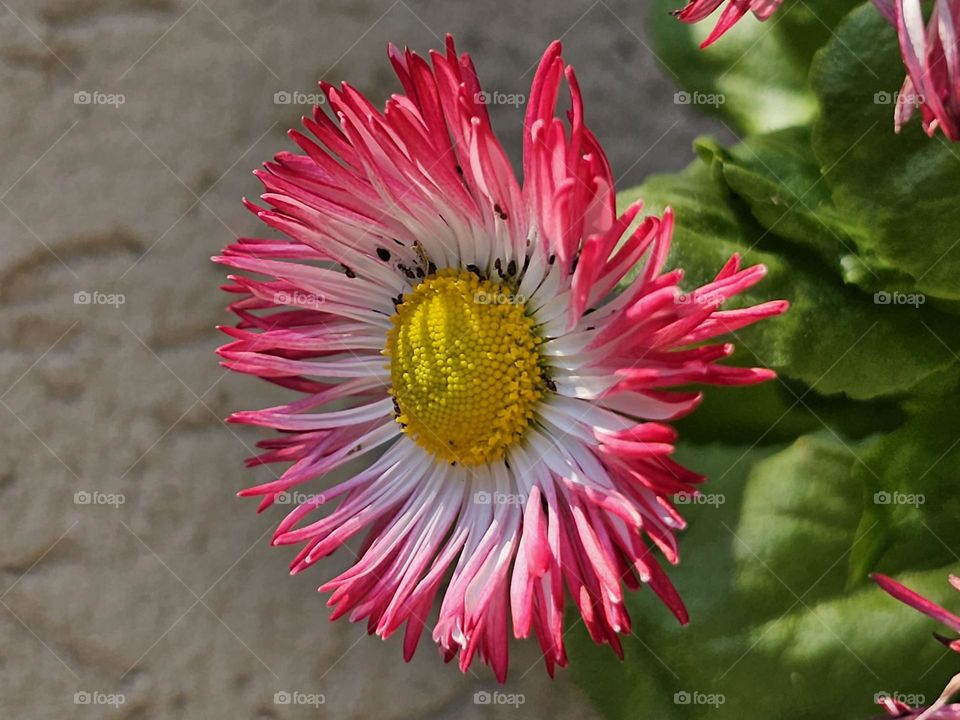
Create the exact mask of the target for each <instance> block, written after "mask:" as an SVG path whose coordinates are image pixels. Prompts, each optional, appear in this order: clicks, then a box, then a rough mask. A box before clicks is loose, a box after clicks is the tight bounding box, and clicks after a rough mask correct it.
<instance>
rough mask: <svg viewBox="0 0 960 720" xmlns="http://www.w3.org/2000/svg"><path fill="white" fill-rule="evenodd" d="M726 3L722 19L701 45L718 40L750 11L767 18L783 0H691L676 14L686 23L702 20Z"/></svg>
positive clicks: (761, 17)
mask: <svg viewBox="0 0 960 720" xmlns="http://www.w3.org/2000/svg"><path fill="white" fill-rule="evenodd" d="M724 3H726V7H725V8H724V10H723V13H722V14H721V15H720V19H719V20H717V24H716V25H715V26H714V28H713V30H712V31H711V33H710V35H709V36H707V39H706V40H704V41H703V43H702V44H701V45H700V47H701V48H706V47H707V46H709V45H712V44H713V43H714V42H716V41H717V40H718V39H719V38H720V37H721V36H722V35H723V34H724V33H725V32H727V30H729V29H730V28H732V27H733V26H734V25H736V24H737V22H739V21H740V18H742V17H743V16H744V15H746V14H747V12H748V11H752V12H753V14H754V15H755V16H756V17H757V19H759V20H766V19H767V18H768V17H770V16H771V15H773V13H774V12H776V10H777V8H778V7H780V5H781V3H783V0H690V2H688V3H687V4H686V5H684V6H683V8H682V9H681V10H677V11H676V16H677V17H678V18H679V19H680V20H681V21H682V22H685V23H695V22H700V21H701V20H703V19H704V18H706V17H708V16H709V15H710V14H712V13H713V11H714V10H716V9H717V8H718V7H720V6H721V5H723V4H724Z"/></svg>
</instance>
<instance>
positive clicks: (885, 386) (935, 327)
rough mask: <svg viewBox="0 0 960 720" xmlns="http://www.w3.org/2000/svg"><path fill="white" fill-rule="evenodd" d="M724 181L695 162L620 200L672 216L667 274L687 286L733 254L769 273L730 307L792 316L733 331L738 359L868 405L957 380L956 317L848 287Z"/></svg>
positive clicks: (712, 168) (713, 168)
mask: <svg viewBox="0 0 960 720" xmlns="http://www.w3.org/2000/svg"><path fill="white" fill-rule="evenodd" d="M721 173H722V168H721V167H720V166H719V165H718V164H717V163H713V164H712V165H707V164H706V163H704V162H702V161H698V162H695V163H694V164H693V165H691V166H690V167H689V168H688V169H687V170H685V171H684V172H682V173H679V174H676V175H669V176H667V175H662V176H653V177H651V178H650V179H649V180H648V181H647V182H646V183H644V184H643V185H642V186H641V187H639V188H635V189H633V190H628V191H626V192H625V193H623V195H622V196H621V198H620V201H621V204H625V203H626V202H628V201H630V200H632V199H634V198H636V197H642V198H644V200H645V201H646V203H647V211H649V212H661V211H662V210H663V209H664V207H666V206H668V205H669V206H672V207H673V208H674V210H675V212H676V229H675V233H674V243H673V247H672V250H671V254H670V257H669V259H668V266H669V267H681V268H683V269H684V271H685V273H686V275H685V282H686V283H687V285H688V286H689V287H694V286H697V285H701V284H704V283H706V282H709V281H710V280H712V278H713V277H714V276H715V274H716V272H717V271H718V270H719V269H720V268H721V267H722V265H723V264H724V263H725V262H726V260H727V259H728V258H729V257H730V256H731V255H732V254H733V253H740V254H741V255H742V257H743V261H744V264H745V265H746V264H754V263H762V264H764V265H766V267H767V269H768V275H767V277H766V278H765V279H764V280H763V281H762V282H761V283H760V284H758V285H757V286H755V287H754V288H752V289H751V290H749V291H748V292H746V293H745V294H744V295H743V296H741V297H740V298H738V299H737V300H736V301H735V302H734V303H733V305H734V306H735V305H737V304H740V305H742V304H755V303H760V302H764V301H767V300H773V299H778V298H785V299H787V300H789V301H790V303H791V309H790V311H789V312H788V313H787V314H786V315H784V316H781V317H777V318H773V319H770V320H766V321H764V322H762V323H759V324H757V325H754V326H752V327H749V328H745V329H743V330H740V331H738V332H737V333H735V334H734V335H733V337H732V338H731V339H732V340H733V342H735V343H736V344H737V345H738V347H739V348H740V351H745V352H746V353H748V354H749V356H753V357H755V358H756V359H757V360H759V362H760V363H762V364H763V365H765V366H767V367H771V368H773V369H775V370H776V371H777V372H778V373H780V374H781V375H782V376H783V377H784V378H787V379H792V380H798V381H800V382H801V383H803V384H804V385H806V386H807V387H808V388H810V389H812V390H813V391H815V392H817V393H820V394H822V395H833V394H838V393H844V394H846V395H847V396H849V397H850V398H854V399H871V398H880V397H883V396H890V395H903V394H906V393H907V392H908V391H910V390H911V389H913V388H915V387H918V386H921V385H923V384H926V383H930V382H932V381H931V378H936V379H937V384H936V387H937V388H940V387H950V386H951V384H952V383H955V382H956V377H957V374H958V365H960V363H958V360H957V354H956V353H957V351H958V349H960V327H958V325H957V323H956V320H955V318H952V317H950V316H947V315H944V314H942V313H940V312H938V311H936V310H934V309H933V308H932V307H930V306H928V305H918V304H906V303H902V302H901V300H909V299H910V298H908V297H901V296H896V297H895V296H892V295H890V296H875V295H872V294H868V293H864V292H861V291H860V290H858V289H856V288H854V287H851V286H848V285H845V284H844V283H843V281H842V279H841V278H840V277H839V276H838V275H836V274H834V273H833V272H830V271H829V269H827V268H825V267H824V265H823V264H822V263H821V262H819V261H817V260H816V259H814V258H812V257H810V256H809V254H807V253H801V252H797V251H796V248H795V247H794V246H793V245H792V244H790V243H788V242H786V241H784V240H782V239H781V238H779V237H778V236H776V235H772V234H771V233H769V232H767V231H766V230H764V228H763V227H762V226H761V225H759V224H758V223H757V222H756V220H755V219H754V218H753V217H752V215H751V214H750V210H749V207H748V206H747V205H746V204H745V203H743V202H742V201H740V200H739V199H738V198H736V197H735V196H733V195H732V194H731V193H730V192H729V190H728V188H727V186H726V185H725V183H724V182H723V180H722V178H721V177H718V176H719V175H720V174H721ZM761 241H763V247H764V249H761V248H760V247H759V243H760V242H761ZM885 301H886V302H885ZM917 302H919V301H917ZM748 359H749V357H748Z"/></svg>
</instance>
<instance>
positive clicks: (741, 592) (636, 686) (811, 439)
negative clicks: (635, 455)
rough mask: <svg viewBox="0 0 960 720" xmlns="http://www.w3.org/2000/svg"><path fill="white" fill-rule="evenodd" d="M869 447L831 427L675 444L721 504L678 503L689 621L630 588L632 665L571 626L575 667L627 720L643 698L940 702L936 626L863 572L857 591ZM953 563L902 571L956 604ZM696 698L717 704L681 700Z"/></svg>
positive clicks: (736, 702)
mask: <svg viewBox="0 0 960 720" xmlns="http://www.w3.org/2000/svg"><path fill="white" fill-rule="evenodd" d="M868 445H869V443H868ZM865 449H866V447H865V446H864V445H863V444H856V445H854V444H851V443H847V442H845V441H841V440H840V439H838V438H835V437H834V436H832V435H830V436H806V437H803V438H801V439H799V440H797V441H796V442H795V443H793V444H792V445H790V446H788V447H786V448H784V449H782V450H780V451H779V452H776V453H775V454H771V452H772V451H773V450H774V449H773V448H765V449H760V450H758V449H755V448H747V447H738V446H722V445H712V446H700V447H691V446H684V447H682V448H681V450H680V453H679V455H680V459H681V460H682V461H683V462H685V463H686V464H688V465H690V466H691V467H693V468H694V469H696V470H698V471H705V472H707V473H708V474H709V475H710V476H711V478H713V479H712V480H711V482H709V483H708V484H707V485H706V486H705V488H704V492H705V493H708V495H707V497H710V498H713V504H703V505H696V506H689V512H686V511H685V513H684V514H685V515H686V516H687V517H688V519H689V521H690V527H689V530H688V531H687V532H686V533H685V535H684V537H683V538H682V542H681V554H682V560H681V563H680V565H679V566H678V567H676V568H673V569H671V571H670V572H671V577H672V578H673V579H674V581H675V583H676V585H677V588H678V590H679V591H680V593H681V595H682V596H683V597H684V599H685V601H686V603H687V605H688V608H689V610H690V615H691V623H690V625H689V626H688V627H686V628H681V627H678V626H677V625H676V623H675V622H674V621H672V618H671V617H669V614H668V613H666V612H665V611H664V610H663V608H662V607H658V605H657V602H656V599H655V598H653V597H652V595H651V593H647V592H641V593H638V594H637V595H635V596H632V597H633V601H632V602H631V610H632V611H633V612H632V614H633V617H634V629H633V631H634V634H635V635H634V638H628V641H627V642H626V643H625V653H626V657H627V661H626V662H625V663H618V662H617V661H616V660H615V659H614V658H613V656H612V654H611V653H610V652H609V650H608V649H607V648H598V647H596V646H594V645H593V644H592V643H591V642H590V640H589V638H588V637H587V636H586V633H584V632H581V631H572V632H571V633H570V636H571V637H573V638H574V647H573V648H572V652H571V666H572V668H573V672H574V677H575V679H576V680H577V681H578V682H579V683H580V684H581V685H582V687H583V688H584V690H585V691H586V692H587V694H588V695H589V696H590V697H591V699H592V700H593V702H594V703H595V704H596V705H597V707H598V708H599V709H600V710H601V712H602V713H603V714H604V715H605V716H606V717H608V718H624V719H626V718H631V719H632V718H635V717H637V716H638V709H642V712H641V714H642V716H643V717H653V718H658V719H663V720H674V719H677V720H679V719H681V718H682V719H684V720H686V719H689V718H712V719H713V720H740V718H746V717H749V718H779V719H780V720H801V719H803V720H805V719H806V718H811V717H824V718H866V717H870V716H872V715H876V713H877V709H876V707H875V706H874V704H873V698H874V695H875V694H876V693H878V692H881V691H887V692H903V693H914V694H921V695H925V696H926V697H927V698H928V699H932V698H934V697H936V695H937V694H938V693H939V691H940V690H941V689H942V687H943V685H944V684H945V683H946V681H947V679H948V678H949V677H950V675H952V673H953V671H952V670H951V669H950V668H949V667H947V664H946V663H944V664H943V665H942V666H939V667H938V666H937V661H938V659H940V658H941V657H942V655H943V648H942V646H940V645H939V644H938V643H937V642H936V641H935V640H933V639H932V638H931V637H930V631H931V630H934V629H936V623H934V622H933V621H931V620H930V619H929V618H926V617H925V616H923V615H921V614H920V613H918V612H916V611H914V610H912V609H910V608H907V607H906V606H904V605H901V604H900V603H898V602H896V601H895V600H893V599H892V598H890V597H888V596H887V595H886V594H884V593H883V592H882V591H881V590H879V588H876V587H875V586H874V585H873V584H872V583H870V582H869V581H868V580H867V578H866V576H861V577H858V578H857V582H856V583H855V585H854V586H852V587H850V586H848V582H847V577H848V574H849V569H848V564H849V560H850V555H851V553H850V550H851V548H852V547H855V545H854V543H856V542H857V538H858V536H857V533H858V527H859V526H860V518H861V515H862V513H863V511H864V503H865V495H864V488H863V485H862V482H861V481H860V478H859V477H858V476H857V474H856V473H855V472H854V468H855V466H856V465H857V464H858V460H857V455H860V454H862V453H863V452H864V451H865ZM718 493H722V494H723V495H722V497H723V498H724V502H722V503H720V502H719V500H718V499H717V498H718V495H717V494H718ZM681 507H682V506H681ZM950 569H951V568H950V567H938V568H936V569H932V570H928V571H925V572H922V573H909V574H906V575H903V576H901V577H899V579H900V580H901V581H903V582H907V583H909V584H910V586H911V587H914V588H916V589H917V590H918V591H920V592H923V593H924V594H926V595H927V596H928V597H930V598H931V599H933V600H935V601H938V602H943V603H945V604H947V606H948V607H951V606H952V607H957V606H958V605H960V596H958V595H957V594H956V593H955V592H954V591H953V590H952V589H951V588H950V587H949V585H948V584H947V582H946V579H947V573H948V572H949V570H950ZM678 693H688V695H687V696H684V695H678ZM694 693H700V694H701V696H700V699H705V698H704V697H703V696H710V695H714V696H715V697H714V700H715V701H716V704H715V705H709V704H697V703H689V704H683V703H682V701H683V700H684V699H685V698H689V697H691V696H692V695H693V694H694ZM721 699H722V703H721V702H720V700H721ZM677 701H681V702H677Z"/></svg>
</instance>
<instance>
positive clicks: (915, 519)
mask: <svg viewBox="0 0 960 720" xmlns="http://www.w3.org/2000/svg"><path fill="white" fill-rule="evenodd" d="M908 412H909V413H910V418H909V420H908V421H907V422H906V423H905V424H904V425H903V426H902V427H901V428H899V429H898V430H896V431H894V432H892V433H890V434H888V435H885V436H884V437H882V438H880V439H878V440H877V441H876V442H875V443H874V444H873V446H872V447H871V448H870V449H869V450H868V451H867V452H865V453H864V454H863V455H862V457H861V462H859V463H858V464H857V467H856V473H857V475H858V476H859V477H860V479H861V480H862V482H863V484H864V486H865V487H866V488H867V504H866V508H867V511H866V512H865V513H864V525H865V526H868V525H870V524H872V523H876V526H877V528H878V529H879V531H878V532H874V533H872V534H871V535H870V538H869V540H870V541H869V542H864V543H862V544H861V545H860V546H859V547H858V548H857V553H856V555H855V557H856V559H857V562H856V563H855V566H856V567H858V568H864V567H873V566H874V565H876V564H877V563H879V564H880V567H881V568H882V569H883V570H884V571H886V572H898V571H902V570H905V569H908V568H912V569H921V568H929V567H936V566H938V565H941V564H943V563H946V562H949V561H950V560H952V559H955V558H956V555H955V554H954V553H955V551H957V550H960V523H958V522H957V518H958V517H960V493H958V492H957V490H958V487H960V479H958V477H957V468H958V467H960V397H957V396H955V395H954V396H948V397H946V398H941V399H940V400H938V401H927V402H916V401H914V402H912V403H909V404H908ZM918 548H924V550H923V551H922V552H918Z"/></svg>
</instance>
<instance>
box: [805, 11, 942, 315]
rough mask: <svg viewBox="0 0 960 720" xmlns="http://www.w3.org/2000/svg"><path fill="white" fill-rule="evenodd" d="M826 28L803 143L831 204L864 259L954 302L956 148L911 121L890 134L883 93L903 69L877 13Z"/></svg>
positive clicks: (892, 89)
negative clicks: (832, 34)
mask: <svg viewBox="0 0 960 720" xmlns="http://www.w3.org/2000/svg"><path fill="white" fill-rule="evenodd" d="M836 33H837V37H836V38H834V39H832V40H831V41H830V42H828V43H827V44H826V45H825V46H824V48H823V49H822V50H821V51H820V52H819V53H818V55H817V56H816V58H815V61H814V63H813V66H812V68H811V82H812V86H813V88H814V90H815V91H816V93H817V96H818V98H819V100H820V104H821V106H822V112H821V115H820V119H819V121H818V122H817V124H816V126H815V129H814V136H813V148H814V151H815V153H816V157H817V160H818V161H819V164H820V166H821V168H822V171H823V174H824V176H825V182H826V183H827V184H828V185H829V187H830V189H831V191H832V194H833V199H834V202H835V203H836V205H837V207H838V208H839V209H840V211H841V212H842V213H844V214H845V215H846V216H847V217H848V218H849V222H850V224H851V226H852V227H856V228H857V229H856V231H854V232H853V233H852V234H853V237H854V240H855V241H856V242H857V244H858V245H859V246H860V248H861V254H862V255H863V256H864V257H866V258H868V261H869V258H871V257H872V258H873V262H874V264H875V265H876V266H878V267H888V268H897V269H899V270H900V271H901V272H903V273H905V274H907V275H909V277H910V278H912V286H914V287H916V288H917V289H919V290H920V291H921V292H923V293H926V294H929V295H932V296H936V297H939V298H945V299H950V300H958V299H960V202H958V195H960V146H956V145H953V144H951V143H949V142H947V141H945V140H944V139H943V138H942V136H939V135H938V136H936V137H934V138H928V137H927V136H926V135H925V134H924V133H923V132H922V130H921V128H920V124H919V121H918V120H914V121H913V122H911V123H910V124H908V125H907V127H905V128H904V129H903V132H902V133H901V134H900V135H897V134H895V133H894V132H893V105H892V104H891V103H890V102H889V100H890V99H891V98H892V97H893V96H894V95H895V93H896V91H897V90H898V89H899V87H900V85H901V83H902V82H903V78H904V73H905V71H904V68H903V63H902V61H901V59H900V51H899V47H898V44H897V37H896V32H895V31H894V29H893V28H892V27H890V25H889V24H888V23H887V22H886V21H885V20H884V19H883V18H882V17H881V16H880V14H879V13H877V12H876V11H875V10H874V9H873V8H872V7H870V6H869V5H868V6H865V7H863V8H861V9H858V10H856V11H854V12H853V13H851V15H850V16H849V18H848V19H847V20H845V21H844V22H843V23H842V24H841V25H840V26H839V27H838V29H837V31H836ZM887 289H888V290H891V291H892V290H902V291H909V290H910V288H909V287H908V288H903V287H888V288H887Z"/></svg>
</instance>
